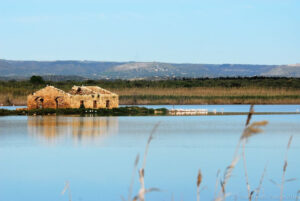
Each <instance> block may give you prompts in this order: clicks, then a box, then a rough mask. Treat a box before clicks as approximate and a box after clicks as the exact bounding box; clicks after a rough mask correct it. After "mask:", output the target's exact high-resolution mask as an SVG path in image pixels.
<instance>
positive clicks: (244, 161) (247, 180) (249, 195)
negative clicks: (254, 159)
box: [242, 140, 251, 201]
mask: <svg viewBox="0 0 300 201" xmlns="http://www.w3.org/2000/svg"><path fill="white" fill-rule="evenodd" d="M243 141H244V142H243V151H242V157H243V165H244V170H245V179H246V186H247V191H248V199H249V201H251V188H250V184H249V178H248V171H247V163H246V156H245V146H246V141H245V140H243Z"/></svg>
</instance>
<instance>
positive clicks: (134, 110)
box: [0, 107, 167, 116]
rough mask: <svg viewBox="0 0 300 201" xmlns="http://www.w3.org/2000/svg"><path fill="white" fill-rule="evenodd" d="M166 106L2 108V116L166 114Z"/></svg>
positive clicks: (0, 112)
mask: <svg viewBox="0 0 300 201" xmlns="http://www.w3.org/2000/svg"><path fill="white" fill-rule="evenodd" d="M165 114H167V110H166V109H165V108H160V109H151V108H145V107H120V108H113V109H80V108H78V109H71V108H69V109H35V110H6V109H0V116H8V115H95V116H147V115H165Z"/></svg>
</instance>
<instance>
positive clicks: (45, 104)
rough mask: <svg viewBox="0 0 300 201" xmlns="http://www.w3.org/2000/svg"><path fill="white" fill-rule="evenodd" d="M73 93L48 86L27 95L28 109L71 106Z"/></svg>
mask: <svg viewBox="0 0 300 201" xmlns="http://www.w3.org/2000/svg"><path fill="white" fill-rule="evenodd" d="M70 97H71V95H70V94H68V93H65V92H64V91H62V90H60V89H57V88H55V87H52V86H47V87H45V88H43V89H41V90H39V91H37V92H35V93H33V94H31V95H29V96H28V97H27V107H28V109H38V108H54V109H55V108H69V107H70Z"/></svg>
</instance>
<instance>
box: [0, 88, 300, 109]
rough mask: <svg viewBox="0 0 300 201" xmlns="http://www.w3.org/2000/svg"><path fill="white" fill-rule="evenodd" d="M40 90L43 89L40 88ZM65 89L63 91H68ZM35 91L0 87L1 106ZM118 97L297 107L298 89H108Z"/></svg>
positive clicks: (134, 100)
mask: <svg viewBox="0 0 300 201" xmlns="http://www.w3.org/2000/svg"><path fill="white" fill-rule="evenodd" d="M58 87H59V86H58ZM39 88H42V86H40V87H39ZM64 88H66V87H65V86H64V87H62V89H63V90H66V91H68V90H69V89H68V88H66V89H64ZM37 89H38V87H36V88H35V87H34V88H30V89H29V88H26V89H22V88H21V89H20V88H14V87H3V86H2V87H1V86H0V105H1V104H2V105H26V99H27V95H28V94H30V93H32V92H34V91H35V90H37ZM107 89H108V90H111V91H113V92H115V93H117V94H119V95H120V104H140V105H142V104H299V103H300V89H287V88H257V87H240V88H236V87H232V88H227V87H191V88H184V87H181V88H154V87H147V88H137V87H134V88H107Z"/></svg>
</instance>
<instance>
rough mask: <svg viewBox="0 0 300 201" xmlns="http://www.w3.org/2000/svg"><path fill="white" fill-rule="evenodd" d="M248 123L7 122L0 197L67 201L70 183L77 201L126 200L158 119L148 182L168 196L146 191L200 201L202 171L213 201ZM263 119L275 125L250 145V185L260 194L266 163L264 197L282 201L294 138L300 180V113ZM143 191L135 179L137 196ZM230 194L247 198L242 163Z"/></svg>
mask: <svg viewBox="0 0 300 201" xmlns="http://www.w3.org/2000/svg"><path fill="white" fill-rule="evenodd" d="M228 107H229V106H228ZM230 107H233V108H234V107H235V106H230ZM246 118H247V117H246V116H176V117H175V116H165V117H164V116H161V117H77V116H30V117H27V116H6V117H0V200H1V201H20V200H22V201H35V200H37V201H41V200H43V201H55V200H57V201H60V200H68V196H67V195H61V191H62V190H63V188H64V185H65V182H66V181H69V183H70V189H71V194H72V200H73V201H77V200H87V201H96V200H98V201H99V200H105V201H110V200H112V201H113V200H114V201H115V200H121V196H124V197H125V198H126V199H127V195H128V188H129V185H130V180H131V174H132V170H133V163H134V160H135V158H136V155H137V154H140V155H141V156H142V155H143V153H144V150H145V145H146V141H147V139H148V137H149V133H150V132H151V130H152V129H153V127H154V126H155V124H157V123H158V122H160V125H159V127H158V129H157V131H156V132H155V134H154V139H153V141H152V142H151V144H150V149H149V154H148V158H147V164H146V169H145V184H146V187H148V188H150V187H156V188H159V189H161V192H152V193H149V194H147V200H153V201H154V200H155V201H159V200H162V201H163V200H172V197H173V198H174V200H186V201H190V200H196V177H197V172H198V169H201V171H202V174H203V182H202V184H201V185H202V187H203V189H202V191H201V195H200V197H201V200H212V199H213V197H214V191H215V183H216V174H217V172H218V170H219V169H220V170H221V175H222V174H223V173H224V170H225V168H226V167H227V166H228V165H229V164H230V162H231V159H232V156H233V153H234V149H235V147H236V144H237V142H238V139H239V137H240V135H241V133H242V131H243V128H244V124H245V121H246ZM260 120H268V121H269V124H268V125H267V126H266V127H265V128H264V131H265V132H264V133H262V134H258V135H256V136H253V137H252V138H250V139H249V141H248V143H247V145H246V159H247V167H248V174H249V181H250V185H251V188H252V189H255V188H256V187H257V186H258V184H259V180H260V177H261V174H262V172H263V169H264V167H265V166H266V165H267V172H266V175H265V178H264V181H263V190H262V192H261V200H279V195H280V189H279V187H278V186H276V185H275V184H273V183H272V182H271V181H270V180H272V181H275V182H277V183H280V181H281V175H282V168H283V163H284V157H285V152H286V146H287V142H288V139H289V137H290V136H291V135H293V141H292V145H291V149H290V150H289V153H288V166H287V173H286V174H287V175H286V178H287V179H290V178H298V179H300V178H299V176H300V173H299V170H300V168H299V165H300V162H299V155H300V130H299V126H300V115H259V116H254V117H253V120H252V121H260ZM141 158H142V157H141ZM140 166H141V161H140V163H139V167H140ZM138 188H139V183H138V179H137V174H136V177H135V184H134V193H133V194H136V193H137V191H138ZM299 189H300V182H299V180H293V181H291V182H287V183H286V185H285V189H284V195H285V200H295V196H296V193H297V191H298V190H299ZM227 192H228V193H230V195H229V197H228V198H227V200H235V199H236V198H237V200H247V189H246V184H245V178H244V172H243V164H242V160H241V161H239V163H238V165H237V167H236V169H235V170H234V172H233V176H232V178H231V180H230V181H229V183H228V188H227Z"/></svg>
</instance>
